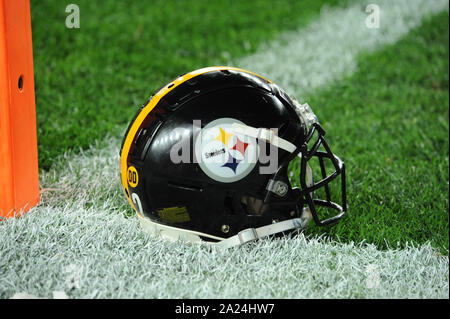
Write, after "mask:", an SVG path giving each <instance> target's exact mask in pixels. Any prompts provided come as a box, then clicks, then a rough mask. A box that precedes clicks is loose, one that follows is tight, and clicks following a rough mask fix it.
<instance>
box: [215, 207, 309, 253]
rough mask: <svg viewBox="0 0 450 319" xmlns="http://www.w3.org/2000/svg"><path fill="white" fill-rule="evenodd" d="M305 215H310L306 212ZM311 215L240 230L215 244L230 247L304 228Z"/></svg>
mask: <svg viewBox="0 0 450 319" xmlns="http://www.w3.org/2000/svg"><path fill="white" fill-rule="evenodd" d="M304 215H308V214H307V213H304ZM308 217H309V216H304V217H303V216H302V218H293V219H288V220H284V221H282V222H278V223H274V224H270V225H266V226H262V227H258V228H247V229H244V230H242V231H240V232H239V233H238V234H237V235H235V236H232V237H230V238H227V239H224V240H222V241H220V242H218V243H216V244H215V246H218V247H221V248H230V247H233V246H239V245H243V244H245V243H248V242H251V241H255V240H257V239H260V238H263V237H267V236H270V235H274V234H278V233H281V232H284V231H287V230H292V229H303V228H305V227H306V226H307V225H308V223H309V219H308Z"/></svg>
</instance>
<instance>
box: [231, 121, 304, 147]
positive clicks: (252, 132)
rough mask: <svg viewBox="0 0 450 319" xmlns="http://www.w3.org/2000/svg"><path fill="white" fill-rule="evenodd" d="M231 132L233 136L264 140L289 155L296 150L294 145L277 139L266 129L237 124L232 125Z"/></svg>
mask: <svg viewBox="0 0 450 319" xmlns="http://www.w3.org/2000/svg"><path fill="white" fill-rule="evenodd" d="M231 131H232V132H233V133H235V134H242V135H246V136H249V137H252V138H257V139H259V140H264V141H266V142H267V143H270V144H272V145H273V146H276V147H278V148H281V149H283V150H285V151H288V152H289V153H293V152H294V151H295V149H296V147H295V145H294V144H292V143H291V142H289V141H286V140H285V139H282V138H281V137H278V136H277V135H276V134H275V132H274V131H272V130H269V129H267V128H256V127H252V126H248V125H243V124H239V123H233V125H232V126H231Z"/></svg>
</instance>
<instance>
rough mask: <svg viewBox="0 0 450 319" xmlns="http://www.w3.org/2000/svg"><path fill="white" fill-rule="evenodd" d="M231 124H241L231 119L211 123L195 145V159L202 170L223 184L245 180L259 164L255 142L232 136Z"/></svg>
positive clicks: (245, 137)
mask: <svg viewBox="0 0 450 319" xmlns="http://www.w3.org/2000/svg"><path fill="white" fill-rule="evenodd" d="M234 123H239V124H244V123H242V122H241V121H239V120H236V119H233V118H221V119H217V120H215V121H212V122H210V123H209V124H208V125H206V126H205V127H204V128H203V129H202V130H201V131H200V133H199V136H198V137H197V139H196V142H195V157H196V160H197V162H198V164H199V165H200V168H201V169H202V171H203V172H205V174H206V175H208V176H209V177H210V178H212V179H214V180H216V181H219V182H223V183H231V182H236V181H238V180H240V179H242V178H244V177H245V176H247V175H248V174H249V173H250V172H251V171H252V169H253V168H254V167H255V165H256V162H257V161H258V154H259V148H258V144H257V142H256V139H255V138H252V137H249V136H246V135H243V134H236V133H232V130H231V126H232V125H233V124H234Z"/></svg>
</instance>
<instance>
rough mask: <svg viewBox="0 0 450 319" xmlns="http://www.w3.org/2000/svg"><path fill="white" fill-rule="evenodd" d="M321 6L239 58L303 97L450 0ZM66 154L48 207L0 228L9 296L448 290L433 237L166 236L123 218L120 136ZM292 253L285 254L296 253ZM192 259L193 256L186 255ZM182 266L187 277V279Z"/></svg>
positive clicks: (0, 288) (4, 292) (47, 196)
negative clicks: (203, 242) (368, 7)
mask: <svg viewBox="0 0 450 319" xmlns="http://www.w3.org/2000/svg"><path fill="white" fill-rule="evenodd" d="M371 3H378V4H379V6H380V8H381V16H380V18H381V20H380V29H378V30H374V29H368V28H366V27H365V24H364V21H365V19H366V17H367V13H365V11H364V9H365V5H354V6H352V7H350V8H348V9H333V10H328V9H327V10H324V11H323V13H322V14H321V16H320V17H319V18H318V20H316V21H314V22H312V23H311V24H310V25H309V26H308V27H306V28H304V29H301V30H298V31H297V32H290V33H287V34H282V35H280V37H279V39H278V40H277V41H275V42H273V43H269V44H267V45H266V46H264V47H262V48H261V50H260V51H259V52H258V53H257V54H254V55H251V56H248V57H245V58H243V59H240V60H239V61H236V63H234V65H236V66H240V67H244V68H247V69H250V70H252V71H254V72H257V73H261V74H262V75H265V76H267V77H268V78H270V79H271V80H273V81H275V82H276V83H278V84H279V85H280V86H281V87H282V88H284V89H286V91H287V92H289V93H293V94H294V95H296V96H297V97H300V95H303V94H308V92H312V91H313V90H314V89H315V88H317V87H320V86H323V85H327V84H329V83H332V82H333V81H336V80H339V79H340V78H342V77H343V76H346V75H349V74H351V73H352V72H354V71H355V69H356V64H355V58H356V56H357V55H358V53H360V52H362V51H365V50H369V51H370V50H374V49H376V48H377V47H379V46H380V45H383V44H389V43H393V42H395V41H396V40H397V39H399V38H400V37H401V36H403V35H405V34H406V33H408V31H409V30H410V29H411V28H413V27H415V26H417V25H419V24H420V21H421V19H422V17H423V16H425V15H427V14H430V13H436V12H439V11H441V10H448V1H438V0H432V1H427V0H426V1H415V0H414V1H413V0H408V1H404V0H402V1H400V0H396V1H371ZM107 144H108V145H109V146H108V147H106V148H101V149H98V148H97V147H96V146H95V145H93V146H92V148H91V149H90V150H88V151H85V152H82V153H81V154H79V155H76V156H73V157H71V158H68V159H65V160H64V161H61V163H60V164H57V165H59V166H57V167H55V168H53V169H52V170H50V171H49V172H45V173H43V174H42V175H41V187H42V188H43V189H44V190H43V194H42V204H41V205H40V206H38V207H36V208H34V209H33V210H32V211H31V212H30V213H28V214H26V216H24V217H23V218H20V219H16V220H12V219H10V220H7V221H5V222H3V224H2V225H0V238H2V241H1V242H0V273H2V276H0V298H9V297H12V296H13V294H14V293H20V292H24V293H29V294H33V295H36V296H40V297H51V296H52V292H54V291H56V292H61V291H62V292H66V293H67V295H68V296H69V297H118V298H120V297H141V298H154V297H159V298H169V297H170V298H180V297H187V298H196V297H197V298H272V297H273V298H322V297H323V298H327V297H330V298H333V297H334V298H346V297H350V298H351V297H360V298H361V297H362V298H406V297H409V298H415V297H417V298H448V297H449V295H448V288H449V287H448V282H449V276H448V269H449V264H448V257H442V256H438V254H437V253H436V251H435V250H433V249H432V248H431V247H430V246H429V245H428V244H427V245H423V246H421V247H407V248H406V249H402V250H398V249H390V250H386V251H380V250H377V249H376V248H375V247H374V246H373V245H354V244H352V243H350V244H345V243H344V244H343V243H333V242H327V241H325V240H320V239H312V240H305V239H304V238H303V237H302V236H300V237H298V238H296V239H290V240H288V239H281V240H261V241H260V242H257V243H256V244H254V245H247V246H244V247H239V248H238V249H236V250H229V251H227V252H222V251H217V252H209V251H208V250H207V249H203V248H199V247H197V246H190V245H183V244H178V243H166V242H164V241H162V240H160V239H158V238H154V237H151V236H149V235H147V234H143V233H142V232H141V231H140V229H139V227H138V223H137V220H136V218H130V219H125V218H123V215H122V214H121V213H122V212H124V211H125V209H126V207H127V205H128V204H127V202H126V200H125V197H124V195H123V193H122V190H121V186H120V179H119V155H118V152H119V147H120V139H117V138H110V139H108V143H107ZM287 257H288V258H287ZM187 260H189V262H188V261H187ZM178 274H182V276H178Z"/></svg>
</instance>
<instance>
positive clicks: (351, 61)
mask: <svg viewBox="0 0 450 319" xmlns="http://www.w3.org/2000/svg"><path fill="white" fill-rule="evenodd" d="M368 4H377V5H378V7H379V8H380V14H379V18H380V19H379V28H368V27H367V26H366V19H367V18H368V16H369V15H370V12H369V13H366V11H365V9H366V6H367V5H368ZM448 8H449V2H448V0H374V1H372V0H371V1H365V2H362V3H361V4H357V5H354V6H352V7H349V8H347V9H325V10H323V12H322V13H321V16H320V18H319V19H318V20H316V21H314V22H312V23H311V24H310V25H309V26H308V27H306V28H304V29H300V30H298V31H295V32H289V33H285V34H282V35H280V36H279V37H278V40H276V41H274V42H271V43H269V44H266V45H263V46H262V47H261V48H260V49H259V50H258V52H257V53H256V54H253V55H250V56H248V57H246V58H244V59H241V60H239V61H237V62H236V66H238V67H242V68H244V69H245V68H246V69H249V70H252V71H253V72H256V73H259V74H261V75H263V76H266V77H268V78H269V79H270V80H272V81H274V82H275V83H277V84H278V85H279V86H280V87H281V88H283V89H284V90H285V91H286V92H288V93H291V94H293V95H295V96H297V98H299V99H300V100H301V96H302V95H304V94H307V93H308V92H311V91H312V90H313V89H315V88H317V87H320V86H324V85H327V84H330V83H332V82H333V81H336V80H339V79H340V78H342V77H343V76H346V75H350V74H352V73H353V72H354V71H355V70H356V68H357V65H356V56H357V55H358V54H359V53H361V52H363V51H367V52H370V51H373V50H374V49H376V48H378V47H380V46H382V45H385V44H391V43H395V42H396V41H397V40H398V39H399V38H401V37H402V36H404V35H405V34H407V33H408V32H409V30H411V29H412V28H414V27H416V26H418V25H419V24H420V22H421V20H422V17H424V16H426V15H429V14H433V13H437V12H439V11H442V10H445V9H446V10H448Z"/></svg>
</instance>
